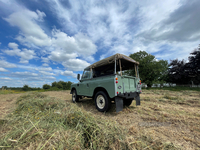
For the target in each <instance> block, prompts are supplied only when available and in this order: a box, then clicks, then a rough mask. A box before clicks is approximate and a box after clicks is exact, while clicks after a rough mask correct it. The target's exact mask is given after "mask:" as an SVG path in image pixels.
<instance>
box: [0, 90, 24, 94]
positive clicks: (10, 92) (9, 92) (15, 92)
mask: <svg viewBox="0 0 200 150" xmlns="http://www.w3.org/2000/svg"><path fill="white" fill-rule="evenodd" d="M18 93H24V91H15V90H0V94H18Z"/></svg>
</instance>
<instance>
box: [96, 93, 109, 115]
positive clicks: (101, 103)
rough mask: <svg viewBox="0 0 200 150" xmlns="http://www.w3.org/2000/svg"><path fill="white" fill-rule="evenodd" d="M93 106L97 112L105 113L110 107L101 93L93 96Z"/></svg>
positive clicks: (105, 96)
mask: <svg viewBox="0 0 200 150" xmlns="http://www.w3.org/2000/svg"><path fill="white" fill-rule="evenodd" d="M94 100H95V105H96V108H97V110H98V111H101V112H105V111H108V110H109V109H110V107H111V100H110V98H109V97H108V96H107V94H106V93H105V92H103V91H99V92H97V93H96V95H95V98H94Z"/></svg>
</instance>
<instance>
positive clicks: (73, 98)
mask: <svg viewBox="0 0 200 150" xmlns="http://www.w3.org/2000/svg"><path fill="white" fill-rule="evenodd" d="M75 99H76V94H75V92H73V94H72V101H73V102H75Z"/></svg>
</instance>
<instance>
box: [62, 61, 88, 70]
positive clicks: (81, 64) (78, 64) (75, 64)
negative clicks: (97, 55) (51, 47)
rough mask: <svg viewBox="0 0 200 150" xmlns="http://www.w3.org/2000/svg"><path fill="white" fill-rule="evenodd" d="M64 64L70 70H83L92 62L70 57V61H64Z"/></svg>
mask: <svg viewBox="0 0 200 150" xmlns="http://www.w3.org/2000/svg"><path fill="white" fill-rule="evenodd" d="M62 65H63V66H64V67H66V68H68V70H72V71H82V70H83V69H84V68H86V67H87V66H89V65H90V64H89V63H88V62H86V61H84V60H81V59H69V60H68V61H66V62H63V63H62Z"/></svg>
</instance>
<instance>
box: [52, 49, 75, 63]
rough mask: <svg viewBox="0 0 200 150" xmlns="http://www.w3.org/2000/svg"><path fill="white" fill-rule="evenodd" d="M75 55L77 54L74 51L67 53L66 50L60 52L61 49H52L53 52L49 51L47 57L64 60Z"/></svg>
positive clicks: (59, 60)
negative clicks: (49, 53)
mask: <svg viewBox="0 0 200 150" xmlns="http://www.w3.org/2000/svg"><path fill="white" fill-rule="evenodd" d="M76 57H78V55H77V54H76V53H72V54H67V53H66V52H62V51H53V52H51V55H50V56H49V59H51V60H53V61H58V62H62V61H66V60H68V59H70V58H76Z"/></svg>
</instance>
